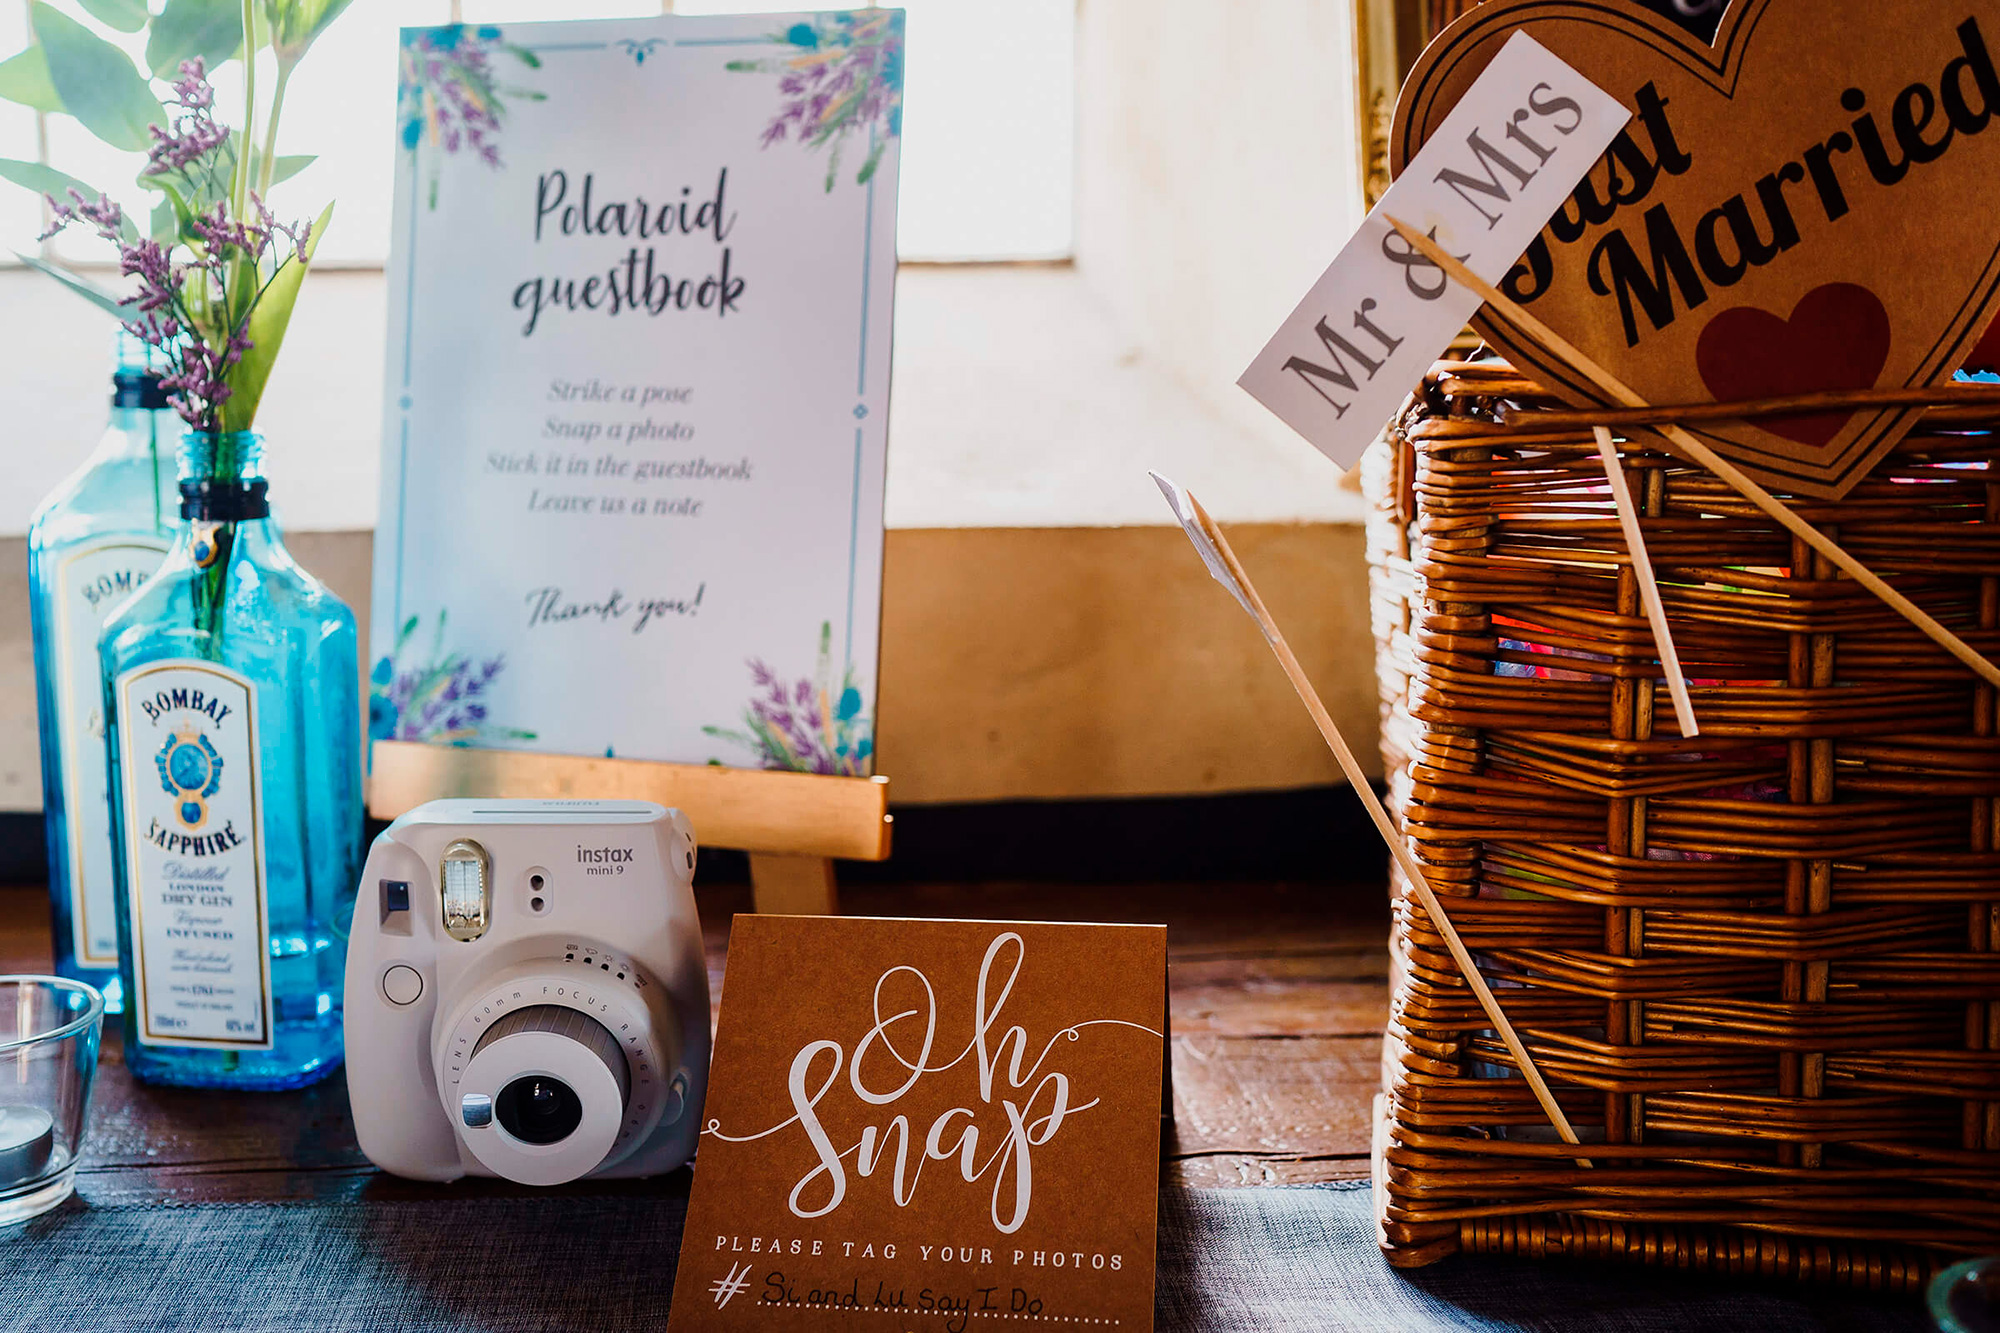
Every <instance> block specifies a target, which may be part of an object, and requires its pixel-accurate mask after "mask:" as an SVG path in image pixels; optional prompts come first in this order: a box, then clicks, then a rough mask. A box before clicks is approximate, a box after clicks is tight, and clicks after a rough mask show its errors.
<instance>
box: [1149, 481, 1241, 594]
mask: <svg viewBox="0 0 2000 1333" xmlns="http://www.w3.org/2000/svg"><path fill="white" fill-rule="evenodd" d="M1146 475H1147V476H1149V477H1151V478H1152V479H1153V482H1154V484H1155V485H1157V486H1158V487H1159V488H1160V494H1162V495H1164V496H1166V497H1167V507H1168V508H1169V509H1171V510H1173V511H1174V517H1175V518H1177V519H1179V520H1180V525H1181V527H1182V529H1183V530H1185V531H1186V533H1187V535H1188V540H1189V541H1191V542H1193V543H1194V549H1195V552H1196V553H1197V554H1198V555H1200V556H1201V563H1203V564H1204V565H1207V566H1208V572H1209V574H1210V575H1211V576H1212V577H1213V578H1214V579H1215V581H1216V582H1217V583H1220V584H1221V585H1222V586H1223V587H1225V588H1227V589H1229V595H1230V596H1231V597H1234V598H1235V599H1236V604H1237V605H1238V606H1240V607H1242V608H1243V609H1244V610H1245V611H1248V612H1249V613H1250V615H1251V618H1252V619H1255V618H1256V615H1257V609H1256V608H1255V607H1253V606H1251V605H1250V598H1249V595H1248V594H1246V593H1245V592H1244V591H1243V585H1242V584H1241V583H1238V582H1237V581H1236V576H1235V575H1234V574H1232V573H1230V572H1229V565H1228V564H1227V563H1226V562H1225V561H1224V560H1223V558H1222V552H1220V551H1218V550H1217V549H1216V548H1215V539H1214V538H1213V537H1210V536H1209V535H1208V532H1207V530H1206V529H1204V528H1203V527H1202V525H1201V514H1200V513H1199V512H1198V511H1197V510H1196V509H1195V507H1194V497H1193V496H1192V495H1189V494H1188V493H1187V492H1186V491H1184V490H1182V489H1181V488H1180V487H1179V486H1177V485H1175V484H1174V483H1173V482H1172V481H1170V480H1169V479H1167V478H1166V477H1163V476H1161V475H1160V474H1159V473H1157V472H1148V473H1147V474H1146Z"/></svg>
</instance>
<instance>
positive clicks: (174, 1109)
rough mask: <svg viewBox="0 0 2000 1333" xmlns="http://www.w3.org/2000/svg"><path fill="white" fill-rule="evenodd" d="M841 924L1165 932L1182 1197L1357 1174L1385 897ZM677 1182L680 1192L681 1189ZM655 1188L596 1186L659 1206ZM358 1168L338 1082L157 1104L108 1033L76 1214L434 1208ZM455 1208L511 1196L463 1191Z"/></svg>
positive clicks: (1170, 1164) (8, 962)
mask: <svg viewBox="0 0 2000 1333" xmlns="http://www.w3.org/2000/svg"><path fill="white" fill-rule="evenodd" d="M697 896H698V898H699V900H700V906H701V914H702V920H703V922H704V926H705V932H704V933H705V935H706V943H707V949H708V970H709V984H710V986H711V987H712V988H713V991H714V995H715V998H716V999H717V1000H720V998H721V994H722V984H723V961H724V954H725V952H726V949H727V946H728V941H729V922H730V918H731V916H732V915H733V914H734V913H736V912H739V911H748V910H749V906H750V902H749V896H750V895H749V889H748V887H747V886H734V885H724V886H718V887H712V888H709V887H705V888H703V889H701V890H700V891H699V892H698V894H697ZM843 897H844V899H845V901H844V903H843V907H844V909H845V910H846V911H847V912H849V913H851V914H853V915H870V914H878V915H895V916H975V917H983V918H995V919H1018V920H1052V921H1147V922H1165V923H1166V924H1167V925H1168V927H1169V933H1168V945H1169V952H1170V955H1171V967H1172V973H1171V977H1172V1022H1173V1068H1174V1104H1175V1121H1174V1125H1173V1126H1172V1128H1171V1130H1170V1131H1169V1133H1168V1136H1167V1140H1166V1144H1165V1149H1164V1154H1165V1158H1166V1162H1165V1167H1164V1173H1165V1176H1166V1178H1167V1179H1168V1180H1171V1181H1175V1182H1178V1183H1183V1184H1188V1185H1278V1184H1299V1183H1305V1182H1311V1181H1324V1180H1338V1179H1344V1178H1352V1177H1359V1176H1365V1175H1366V1174H1367V1173H1368V1131H1369V1124H1368V1121H1369V1098H1370V1097H1371V1095H1372V1094H1373V1093H1374V1091H1375V1088H1376V1086H1377V1084H1378V1082H1379V1061H1380V1055H1381V1044H1382V1043H1381V1033H1382V1028H1383V1025H1384V1024H1385V1022H1386V1021H1387V1018H1388V1004H1389V1000H1388V957H1387V954H1386V948H1385V941H1386V939H1387V936H1388V911H1387V907H1386V903H1385V899H1384V892H1383V888H1382V886H1381V885H1380V884H1379V883H1377V884H1351V885H1340V886H1333V887H1328V886H1322V885H1311V886H1306V885H1283V884H1268V883H1260V884H1195V885H1117V886H1078V885H1069V884H1021V885H949V884H935V885H922V886H902V885H899V886H883V887H870V888H861V889H857V890H853V891H850V892H848V893H845V894H844V895H843ZM48 968H49V923H48V897H47V892H46V890H44V889H43V888H41V887H40V886H33V887H20V888H0V972H45V971H47V970H48ZM682 1179H683V1182H684V1177H683V1178H682ZM659 1187H660V1186H659V1184H658V1183H657V1182H649V1181H633V1182H615V1183H610V1184H606V1183H593V1184H590V1185H588V1186H571V1187H567V1188H577V1189H581V1188H587V1189H589V1190H590V1191H592V1192H594V1193H600V1194H601V1193H604V1192H606V1191H608V1190H619V1189H630V1190H634V1191H645V1190H656V1189H658V1188H659ZM438 1188H439V1187H438V1186H435V1185H419V1184H412V1183H410V1182H405V1181H400V1180H397V1179H395V1178H393V1177H390V1176H385V1175H383V1174H381V1173H380V1172H378V1171H376V1170H375V1169H374V1168H373V1167H371V1166H370V1165H369V1164H368V1162H367V1160H366V1159H365V1158H364V1157H362V1155H361V1150H360V1148H359V1147H358V1146H357V1145H356V1143H355V1139H354V1126H353V1123H352V1120H351V1118H350V1116H349V1114H348V1105H347V1082H346V1080H345V1079H344V1078H342V1077H341V1076H340V1075H338V1074H336V1075H335V1076H334V1077H332V1078H331V1079H329V1080H327V1081H326V1082H325V1083H322V1084H320V1085H319V1086H317V1087H314V1088H309V1089H307V1090H305V1091H302V1092H291V1093H255V1094H243V1095H240V1096H239V1095H230V1096H218V1095H217V1094H216V1093H213V1092H204V1091H198V1090H188V1089H178V1088H151V1087H144V1086H141V1085H139V1084H137V1083H135V1082H134V1081H133V1080H132V1079H131V1077H130V1076H129V1075H128V1074H127V1073H126V1072H125V1064H124V1060H123V1057H122V1054H121V1039H120V1035H119V1024H118V1021H117V1020H112V1021H110V1022H108V1023H107V1024H106V1028H105V1042H104V1056H103V1063H102V1067H101V1068H100V1070H99V1072H98V1079H97V1090H96V1093H95V1096H94V1099H93V1105H92V1108H91V1119H90V1131H89V1134H88V1136H87V1139H86V1141H85V1144H84V1153H83V1159H82V1163H81V1166H80V1168H79V1172H78V1177H77V1192H78V1193H79V1194H80V1195H81V1196H82V1197H83V1198H84V1200H85V1201H87V1202H97V1203H113V1202H141V1201H145V1200H157V1199H174V1200H181V1201H187V1202H208V1201H258V1200H271V1199H300V1198H313V1199H341V1198H357V1197H359V1198H369V1199H374V1198H398V1197H434V1196H435V1194H436V1192H437V1190H438ZM449 1188H450V1189H451V1190H453V1191H454V1192H456V1193H457V1194H459V1195H464V1194H469V1193H475V1192H476V1193H493V1194H506V1193H516V1192H521V1190H522V1187H519V1186H514V1185H512V1184H510V1183H508V1182H505V1181H475V1180H465V1181H460V1182H458V1183H456V1184H454V1185H452V1186H450V1187H449Z"/></svg>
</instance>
